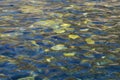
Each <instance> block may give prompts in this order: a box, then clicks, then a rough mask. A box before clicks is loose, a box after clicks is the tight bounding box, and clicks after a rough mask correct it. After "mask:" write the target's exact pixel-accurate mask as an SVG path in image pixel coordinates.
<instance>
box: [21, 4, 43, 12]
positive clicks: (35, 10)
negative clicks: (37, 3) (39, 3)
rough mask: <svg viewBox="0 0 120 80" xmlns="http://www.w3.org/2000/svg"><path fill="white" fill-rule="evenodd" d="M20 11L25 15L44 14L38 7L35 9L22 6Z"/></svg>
mask: <svg viewBox="0 0 120 80" xmlns="http://www.w3.org/2000/svg"><path fill="white" fill-rule="evenodd" d="M20 10H21V11H22V12H23V13H42V10H41V9H40V8H38V7H34V6H26V5H25V6H21V7H20Z"/></svg>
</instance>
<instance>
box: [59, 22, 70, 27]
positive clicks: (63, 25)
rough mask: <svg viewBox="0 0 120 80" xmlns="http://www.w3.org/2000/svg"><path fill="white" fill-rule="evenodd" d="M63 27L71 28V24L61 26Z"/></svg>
mask: <svg viewBox="0 0 120 80" xmlns="http://www.w3.org/2000/svg"><path fill="white" fill-rule="evenodd" d="M61 26H62V27H70V26H71V24H67V23H64V24H61Z"/></svg>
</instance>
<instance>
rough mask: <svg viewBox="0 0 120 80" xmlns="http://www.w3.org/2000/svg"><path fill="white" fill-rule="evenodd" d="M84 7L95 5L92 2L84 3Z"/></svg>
mask: <svg viewBox="0 0 120 80" xmlns="http://www.w3.org/2000/svg"><path fill="white" fill-rule="evenodd" d="M84 5H87V6H94V5H95V3H93V2H86V3H84Z"/></svg>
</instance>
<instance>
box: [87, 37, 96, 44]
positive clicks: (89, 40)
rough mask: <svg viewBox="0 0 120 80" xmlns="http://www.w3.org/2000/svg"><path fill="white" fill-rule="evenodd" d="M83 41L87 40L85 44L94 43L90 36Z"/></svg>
mask: <svg viewBox="0 0 120 80" xmlns="http://www.w3.org/2000/svg"><path fill="white" fill-rule="evenodd" d="M85 41H86V42H87V44H95V41H94V40H92V39H91V38H86V39H85Z"/></svg>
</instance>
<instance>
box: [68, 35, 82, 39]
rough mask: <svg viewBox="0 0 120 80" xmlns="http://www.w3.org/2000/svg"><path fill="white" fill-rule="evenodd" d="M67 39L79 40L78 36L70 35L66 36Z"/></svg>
mask: <svg viewBox="0 0 120 80" xmlns="http://www.w3.org/2000/svg"><path fill="white" fill-rule="evenodd" d="M68 37H69V38H71V39H77V38H80V36H78V35H75V34H70V35H68Z"/></svg>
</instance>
